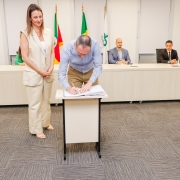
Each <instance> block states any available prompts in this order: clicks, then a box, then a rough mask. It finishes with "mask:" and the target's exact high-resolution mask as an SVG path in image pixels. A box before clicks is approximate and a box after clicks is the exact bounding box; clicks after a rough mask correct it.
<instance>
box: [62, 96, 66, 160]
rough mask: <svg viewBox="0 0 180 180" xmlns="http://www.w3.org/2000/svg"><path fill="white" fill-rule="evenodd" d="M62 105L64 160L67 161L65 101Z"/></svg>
mask: <svg viewBox="0 0 180 180" xmlns="http://www.w3.org/2000/svg"><path fill="white" fill-rule="evenodd" d="M62 104H63V136H64V160H66V132H65V104H64V99H63V100H62Z"/></svg>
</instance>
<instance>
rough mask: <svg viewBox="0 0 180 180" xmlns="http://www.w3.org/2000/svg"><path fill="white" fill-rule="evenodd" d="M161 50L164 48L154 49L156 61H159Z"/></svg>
mask: <svg viewBox="0 0 180 180" xmlns="http://www.w3.org/2000/svg"><path fill="white" fill-rule="evenodd" d="M162 50H164V49H156V61H157V63H161V61H160V59H159V55H160V54H161V52H162Z"/></svg>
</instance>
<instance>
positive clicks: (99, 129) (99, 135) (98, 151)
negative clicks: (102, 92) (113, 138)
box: [96, 98, 101, 158]
mask: <svg viewBox="0 0 180 180" xmlns="http://www.w3.org/2000/svg"><path fill="white" fill-rule="evenodd" d="M98 119H99V122H98V142H97V143H96V149H97V153H98V156H99V158H101V153H100V138H101V99H100V98H99V118H98Z"/></svg>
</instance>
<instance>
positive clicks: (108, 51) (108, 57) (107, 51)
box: [107, 50, 110, 64]
mask: <svg viewBox="0 0 180 180" xmlns="http://www.w3.org/2000/svg"><path fill="white" fill-rule="evenodd" d="M109 52H110V50H108V51H107V56H108V64H110V62H109Z"/></svg>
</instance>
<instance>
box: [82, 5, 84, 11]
mask: <svg viewBox="0 0 180 180" xmlns="http://www.w3.org/2000/svg"><path fill="white" fill-rule="evenodd" d="M82 12H84V6H83V3H82Z"/></svg>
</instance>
